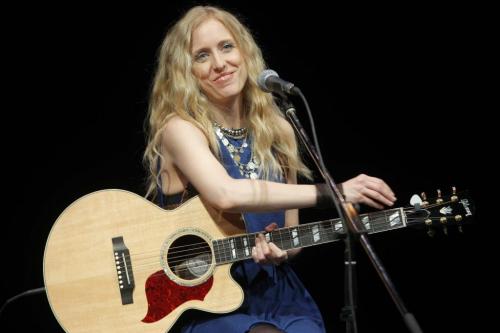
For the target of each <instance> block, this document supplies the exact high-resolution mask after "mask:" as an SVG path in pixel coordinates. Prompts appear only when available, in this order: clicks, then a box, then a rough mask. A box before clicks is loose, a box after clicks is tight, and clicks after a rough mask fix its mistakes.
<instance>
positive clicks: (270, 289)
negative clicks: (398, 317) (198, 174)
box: [168, 137, 325, 333]
mask: <svg viewBox="0 0 500 333" xmlns="http://www.w3.org/2000/svg"><path fill="white" fill-rule="evenodd" d="M226 138H227V139H228V140H229V142H230V143H231V144H233V145H234V146H236V147H240V146H241V145H242V140H243V139H233V138H230V137H226ZM247 143H248V148H247V149H245V150H244V151H243V153H241V155H240V157H241V160H240V161H241V162H242V163H248V162H249V161H250V159H251V149H250V147H251V142H250V139H247ZM219 146H220V148H221V149H220V150H221V157H222V164H223V165H224V168H225V169H226V170H227V172H228V173H229V175H230V176H231V177H233V178H238V179H241V178H245V177H244V176H243V175H242V174H241V173H240V169H239V167H238V166H237V165H236V163H235V162H234V160H233V159H232V157H231V154H230V152H229V151H228V148H227V147H226V146H225V145H224V144H222V142H220V141H219ZM191 189H192V188H191ZM168 199H169V200H168V203H169V204H172V203H173V202H172V201H175V200H179V196H176V197H175V198H174V197H173V196H170V197H169V198H168ZM172 199H174V200H172ZM181 200H182V199H181ZM177 203H179V201H177ZM243 217H244V220H245V224H246V229H247V232H248V233H254V232H260V231H263V230H264V228H265V227H266V226H267V225H269V224H270V223H273V222H274V223H277V224H278V226H279V227H280V228H282V227H284V224H285V212H284V211H278V212H266V213H253V212H252V213H243ZM231 273H232V276H233V278H234V279H235V280H236V281H237V282H238V283H239V284H240V285H241V287H242V288H243V291H244V293H245V298H244V301H243V304H242V306H241V307H240V308H239V309H237V310H236V311H234V312H231V313H228V314H222V315H221V314H217V315H214V314H209V313H204V312H203V313H202V312H199V311H194V310H189V311H187V313H184V314H183V315H182V316H181V320H180V321H179V323H178V325H176V326H177V327H179V326H180V331H181V332H182V333H210V332H218V333H246V332H248V331H249V330H250V329H251V328H252V327H253V326H255V325H257V324H271V325H273V326H275V327H276V328H278V329H280V330H282V331H283V332H286V333H305V332H308V333H320V332H321V333H323V332H325V328H324V324H323V319H322V317H321V313H320V311H319V309H318V307H317V305H316V303H315V302H314V300H313V299H312V297H311V295H310V294H309V292H308V291H307V290H306V289H305V287H304V285H303V284H302V282H301V281H300V280H299V278H298V277H297V275H296V274H295V272H294V271H293V270H292V268H291V267H290V265H289V264H287V263H283V264H281V265H279V266H274V265H259V264H256V263H255V262H254V261H253V260H245V261H242V262H239V263H236V264H233V267H232V270H231Z"/></svg>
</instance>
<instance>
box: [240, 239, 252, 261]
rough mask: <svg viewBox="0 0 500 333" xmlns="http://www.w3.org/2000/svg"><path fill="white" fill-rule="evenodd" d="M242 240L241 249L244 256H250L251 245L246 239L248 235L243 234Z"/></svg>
mask: <svg viewBox="0 0 500 333" xmlns="http://www.w3.org/2000/svg"><path fill="white" fill-rule="evenodd" d="M242 241H243V250H244V253H245V257H246V258H249V257H251V256H252V250H251V249H252V247H251V246H250V240H249V239H248V236H243V237H242Z"/></svg>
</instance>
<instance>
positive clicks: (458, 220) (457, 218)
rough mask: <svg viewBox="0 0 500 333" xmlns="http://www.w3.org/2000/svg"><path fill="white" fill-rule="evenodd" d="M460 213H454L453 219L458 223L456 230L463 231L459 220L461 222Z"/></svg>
mask: <svg viewBox="0 0 500 333" xmlns="http://www.w3.org/2000/svg"><path fill="white" fill-rule="evenodd" d="M462 219H463V217H462V215H460V214H459V215H455V221H456V222H457V223H458V231H460V232H461V233H463V232H464V230H463V228H462V225H461V224H460V222H462Z"/></svg>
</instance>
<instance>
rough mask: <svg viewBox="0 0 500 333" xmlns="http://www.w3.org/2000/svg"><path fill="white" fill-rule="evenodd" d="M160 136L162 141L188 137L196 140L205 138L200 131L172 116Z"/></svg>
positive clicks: (191, 124)
mask: <svg viewBox="0 0 500 333" xmlns="http://www.w3.org/2000/svg"><path fill="white" fill-rule="evenodd" d="M162 136H163V141H169V140H176V139H177V138H181V139H187V138H188V137H189V138H191V137H194V138H197V139H201V138H205V135H204V134H203V132H202V131H201V129H199V128H198V127H197V126H196V125H195V124H193V123H191V122H190V121H187V120H185V119H182V118H181V117H179V116H173V117H172V118H170V119H169V120H168V121H167V123H166V125H165V127H164V128H163V131H162ZM205 141H206V139H205Z"/></svg>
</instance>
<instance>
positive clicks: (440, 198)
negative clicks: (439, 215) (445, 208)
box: [436, 189, 443, 204]
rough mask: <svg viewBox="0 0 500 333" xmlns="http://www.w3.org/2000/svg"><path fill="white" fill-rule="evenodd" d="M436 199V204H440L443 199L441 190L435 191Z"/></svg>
mask: <svg viewBox="0 0 500 333" xmlns="http://www.w3.org/2000/svg"><path fill="white" fill-rule="evenodd" d="M437 195H438V196H437V199H436V203H438V204H440V203H442V202H443V198H442V197H441V190H440V189H437Z"/></svg>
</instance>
